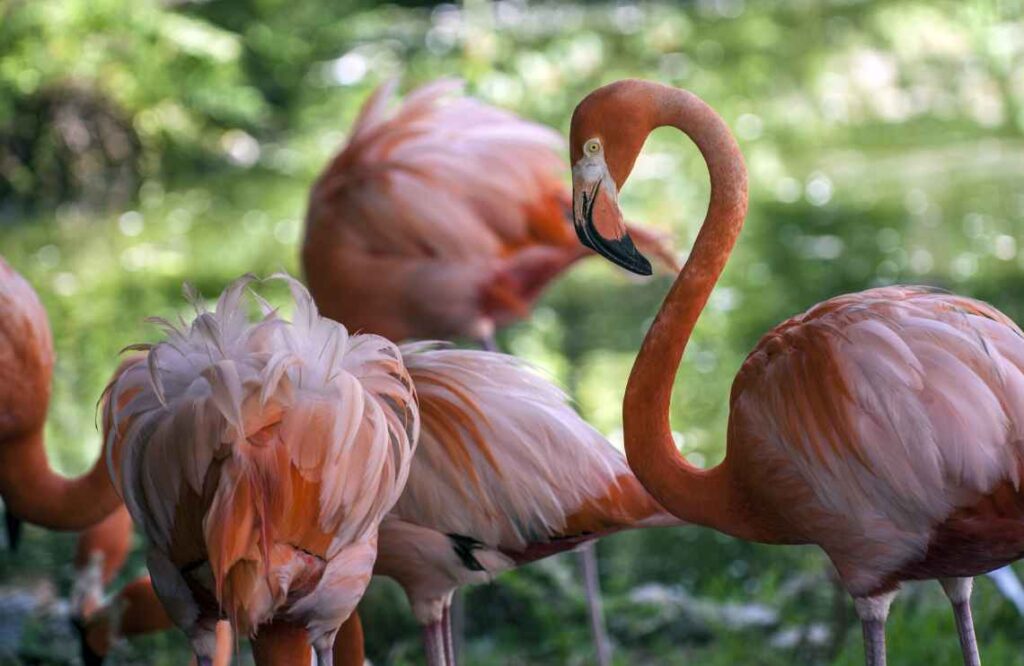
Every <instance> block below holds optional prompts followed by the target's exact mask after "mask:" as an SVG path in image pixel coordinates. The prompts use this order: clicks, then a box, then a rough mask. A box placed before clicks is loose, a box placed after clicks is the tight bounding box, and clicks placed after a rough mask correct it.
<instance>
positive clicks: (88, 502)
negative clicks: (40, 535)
mask: <svg viewBox="0 0 1024 666" xmlns="http://www.w3.org/2000/svg"><path fill="white" fill-rule="evenodd" d="M0 496H3V500H4V503H5V504H6V509H7V511H8V513H10V514H12V515H13V516H14V517H16V518H18V519H20V520H23V521H26V522H29V523H33V524H35V525H39V526H41V527H46V528H48V529H51V530H83V529H85V528H87V527H89V526H91V525H94V524H95V523H97V522H99V521H100V520H102V519H103V518H105V517H106V516H108V515H110V513H112V512H113V511H114V510H115V509H116V508H117V507H118V506H119V505H120V504H121V498H120V496H119V495H118V494H117V491H116V490H115V489H114V486H113V484H112V483H111V482H110V475H109V474H108V472H107V466H106V463H105V461H104V460H103V456H102V455H101V456H100V457H99V458H98V459H97V461H96V463H95V464H93V466H92V469H90V470H89V471H88V472H86V473H85V474H83V475H82V476H79V477H77V478H74V479H69V478H66V477H63V476H61V475H59V474H57V473H56V472H54V471H53V468H52V467H50V462H49V460H47V457H46V449H45V447H44V445H43V433H42V430H41V429H39V430H36V431H34V432H32V433H29V434H26V435H19V436H17V437H11V438H10V439H8V440H0Z"/></svg>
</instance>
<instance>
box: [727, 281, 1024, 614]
mask: <svg viewBox="0 0 1024 666" xmlns="http://www.w3.org/2000/svg"><path fill="white" fill-rule="evenodd" d="M731 404H732V409H731V417H730V428H729V433H730V444H729V454H728V455H729V457H730V458H732V457H733V456H735V458H732V459H733V461H734V462H733V463H732V465H734V466H735V469H742V470H743V474H742V481H741V480H739V477H740V475H736V478H737V482H738V483H742V486H743V488H744V489H745V490H744V492H745V493H746V494H747V495H748V498H749V502H750V504H751V505H752V506H757V507H760V511H762V512H763V513H765V514H769V515H773V516H775V517H776V518H775V519H776V520H777V521H779V522H783V523H785V525H786V529H785V532H786V533H787V538H788V539H795V540H799V541H804V542H813V543H817V544H819V545H820V546H821V547H822V548H823V549H824V550H825V551H826V552H827V553H828V555H829V556H830V558H831V559H832V560H833V562H834V563H835V564H836V567H837V569H838V570H839V572H840V574H841V575H842V578H843V580H844V582H845V583H846V585H847V587H848V588H849V589H850V591H851V592H852V593H853V594H854V595H856V596H864V595H869V594H873V593H876V592H881V591H885V590H887V589H891V588H892V587H894V586H895V585H896V584H897V583H898V582H899V581H900V580H910V579H922V578H948V577H954V576H974V575H977V574H980V573H984V572H987V571H990V570H992V569H995V568H998V567H1001V566H1003V565H1005V564H1007V563H1009V562H1012V561H1014V560H1016V559H1018V558H1019V557H1020V556H1021V555H1022V554H1024V522H1022V521H1021V519H1022V518H1024V497H1022V496H1021V494H1020V493H1019V492H1018V489H1019V487H1020V481H1021V471H1022V459H1024V439H1022V437H1021V434H1020V432H1019V429H1020V427H1021V426H1024V336H1022V334H1021V331H1020V329H1019V328H1018V327H1017V326H1016V325H1015V324H1014V323H1013V322H1012V321H1010V320H1009V319H1007V318H1006V316H1004V315H1003V314H1002V313H1000V312H999V311H998V310H996V309H995V308H993V307H991V306H989V305H987V304H985V303H981V302H979V301H975V300H972V299H968V298H963V297H959V296H954V295H951V294H947V293H942V292H938V291H935V290H931V289H923V288H914V287H887V288H881V289H873V290H870V291H865V292H860V293H857V294H850V295H845V296H840V297H838V298H834V299H830V300H828V301H825V302H824V303H821V304H820V305H817V306H815V307H814V308H812V309H811V310H810V311H808V312H807V313H805V314H803V315H801V316H799V317H795V318H793V319H790V320H789V321H787V322H785V323H783V324H781V325H780V326H778V327H777V328H776V329H774V330H773V331H772V332H770V333H769V334H768V335H767V336H765V338H763V339H762V340H761V342H760V343H759V344H758V345H757V347H756V348H755V349H754V351H753V352H752V353H751V354H750V356H749V357H748V359H747V361H746V362H745V363H744V365H743V367H742V368H741V369H740V372H739V375H738V376H737V378H736V382H735V383H734V385H733V392H732V401H731Z"/></svg>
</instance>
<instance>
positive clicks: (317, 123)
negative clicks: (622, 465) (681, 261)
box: [0, 0, 1024, 666]
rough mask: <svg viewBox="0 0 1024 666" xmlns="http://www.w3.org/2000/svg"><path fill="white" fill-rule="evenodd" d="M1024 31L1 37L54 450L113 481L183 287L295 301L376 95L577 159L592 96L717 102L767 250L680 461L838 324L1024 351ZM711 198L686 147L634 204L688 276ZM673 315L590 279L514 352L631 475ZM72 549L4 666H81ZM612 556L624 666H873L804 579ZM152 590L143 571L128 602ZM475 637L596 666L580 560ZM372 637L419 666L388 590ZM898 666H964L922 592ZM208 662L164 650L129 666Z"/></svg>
mask: <svg viewBox="0 0 1024 666" xmlns="http://www.w3.org/2000/svg"><path fill="white" fill-rule="evenodd" d="M1022 14H1024V3H1022V2H1021V1H1020V0H1002V1H999V0H971V1H962V2H955V1H953V0H947V1H942V0H940V1H938V2H924V1H919V2H915V1H909V0H891V1H882V0H830V1H824V0H821V1H814V0H797V1H795V2H783V1H781V0H776V1H768V2H757V3H755V2H744V0H700V1H696V2H681V3H667V2H663V3H643V4H630V3H625V2H622V3H615V4H606V3H603V2H583V3H578V4H565V3H551V2H545V3H536V2H522V1H516V0H505V1H501V2H487V1H484V0H465V1H464V2H463V3H461V4H458V5H448V4H438V5H434V4H433V3H427V2H403V3H398V4H386V5H377V4H375V3H371V2H366V1H361V0H287V1H286V0H210V1H208V2H194V1H190V0H166V1H165V2H162V3H161V2H156V1H155V0H33V1H29V0H7V2H6V3H0V253H2V254H3V255H4V256H5V257H6V259H7V260H8V261H9V262H11V263H12V264H13V265H14V266H15V267H16V268H17V269H18V270H19V271H21V272H22V273H23V274H24V275H25V276H26V277H27V278H28V279H29V280H30V281H31V282H32V283H33V284H34V285H35V286H36V287H37V289H38V291H39V292H40V295H41V297H42V299H43V301H44V303H45V305H46V307H47V309H48V311H49V313H50V318H51V322H52V325H53V328H54V334H55V344H56V348H57V351H58V364H57V368H56V377H55V385H54V399H53V404H52V406H51V412H50V421H49V424H48V427H47V437H48V447H49V450H50V452H51V454H52V455H53V457H54V459H55V461H56V464H57V465H59V467H60V468H61V469H62V470H63V471H65V472H67V473H76V472H80V471H82V470H84V469H85V468H86V467H87V466H88V464H89V463H90V462H91V460H92V459H93V458H94V457H95V456H96V454H97V451H98V447H99V437H98V434H97V432H96V428H95V420H94V408H95V404H96V399H97V397H98V396H99V394H100V391H101V390H102V387H103V385H104V384H105V382H106V380H107V378H108V377H109V374H110V372H111V371H112V369H113V367H114V364H115V362H116V354H117V352H118V350H119V349H121V348H122V347H123V346H124V345H126V344H128V343H131V342H136V341H140V340H151V339H153V338H154V336H155V333H154V331H153V330H152V329H151V328H150V327H148V326H147V325H145V324H144V323H143V321H142V320H143V318H144V317H145V316H147V315H154V314H157V315H165V316H166V315H170V314H173V313H174V312H176V311H177V310H178V309H179V308H181V305H182V299H181V297H180V293H181V291H180V290H181V283H182V281H183V280H186V279H187V280H190V281H192V282H193V283H195V284H196V285H197V286H198V287H199V289H200V290H201V291H202V292H203V293H205V294H208V295H211V296H212V295H215V294H216V293H217V292H218V291H219V290H220V289H221V288H222V287H223V286H224V285H225V284H226V283H227V282H228V281H230V280H231V279H232V278H234V277H236V276H238V275H239V274H241V273H244V272H247V271H253V272H256V273H263V274H265V273H269V272H272V271H275V270H278V269H280V268H285V269H287V270H289V271H292V272H297V271H298V262H297V243H298V240H299V238H300V234H301V231H302V217H303V214H304V207H305V197H306V192H307V190H308V187H309V185H310V183H311V182H312V180H313V179H314V178H315V176H316V174H317V172H318V170H319V169H320V168H322V166H323V165H324V164H325V162H326V160H327V159H328V158H329V156H330V155H331V153H332V152H333V151H334V150H336V148H337V147H338V146H339V144H340V143H341V142H342V141H343V140H344V137H345V132H346V129H347V127H348V126H349V123H350V122H351V121H352V119H353V118H354V116H355V113H356V111H357V110H358V107H359V105H360V104H361V103H362V101H363V100H364V99H365V98H366V96H367V94H368V93H369V92H370V91H371V90H372V89H373V87H374V86H376V85H377V84H378V83H380V82H381V81H383V80H384V79H386V78H388V77H393V76H399V77H401V81H402V87H403V89H404V90H407V89H409V88H410V87H412V86H414V85H416V84H418V83H421V82H424V81H428V80H431V79H433V78H435V77H438V76H457V77H461V78H463V79H464V80H465V81H466V85H467V89H468V90H469V91H470V92H471V93H472V94H475V95H478V96H480V97H481V98H483V99H485V100H488V101H490V102H492V103H494V104H498V105H501V106H504V107H508V108H510V109H513V110H515V111H517V112H519V113H521V114H523V115H525V116H527V117H530V118H534V119H536V120H538V121H540V122H544V123H547V124H549V125H551V126H553V127H555V128H557V129H558V130H560V131H563V132H564V131H565V130H567V127H568V119H569V115H570V113H571V110H572V108H573V105H574V104H575V102H576V101H578V100H579V99H580V98H581V97H582V96H583V95H585V94H586V93H587V92H588V91H589V90H591V89H593V88H594V87H596V86H597V85H600V84H602V83H605V82H608V81H610V80H614V79H616V78H621V77H626V76H636V77H646V78H652V79H657V80H659V81H663V82H666V83H670V84H673V85H677V86H682V87H686V88H689V89H691V90H694V91H695V92H697V93H699V94H700V95H701V96H702V97H704V98H705V99H706V100H707V101H708V102H709V103H711V104H712V105H713V106H714V107H715V108H717V109H718V110H719V111H720V112H721V113H722V114H723V116H724V117H725V118H726V120H727V121H728V123H729V124H730V126H731V127H733V128H734V129H735V131H736V133H737V136H738V138H739V140H740V143H741V146H742V148H743V150H744V153H745V155H746V157H747V160H748V165H749V168H750V171H751V182H752V200H751V211H750V215H749V218H748V224H747V228H746V230H745V231H744V234H743V236H742V238H741V240H740V243H739V246H738V247H737V249H736V252H735V253H734V255H733V258H732V260H731V262H730V265H729V267H728V268H727V270H726V273H725V275H724V277H723V279H722V282H721V283H720V285H719V287H718V288H717V290H716V292H715V294H714V296H713V298H712V301H711V303H710V305H709V307H708V309H707V311H706V312H705V314H704V316H703V317H702V319H701V321H700V324H699V326H698V329H697V332H696V337H695V340H694V342H693V344H692V345H691V347H690V348H689V349H688V351H687V356H686V359H685V360H684V363H683V369H682V371H681V374H680V377H679V380H678V382H677V391H676V395H675V400H674V403H673V406H672V410H673V424H674V427H675V428H677V429H678V433H679V441H680V443H681V447H682V448H683V449H684V450H685V451H686V453H687V454H688V455H690V456H691V457H692V458H693V459H695V460H696V461H698V462H700V463H703V464H712V463H714V462H716V461H717V460H718V459H720V457H721V455H722V453H723V443H724V424H725V419H726V415H727V413H726V398H727V395H728V389H729V384H730V382H731V378H732V377H733V376H734V374H735V372H736V370H737V369H738V367H739V365H740V363H741V362H742V360H743V357H744V355H745V353H746V351H747V350H749V349H750V348H751V346H752V345H753V344H754V343H755V342H756V340H757V339H758V337H759V335H760V334H761V333H763V332H764V331H766V330H767V329H768V328H770V327H771V326H772V325H774V324H775V323H777V322H779V321H781V320H782V319H784V318H785V317H788V316H790V315H792V314H794V313H797V312H799V311H801V310H802V309H805V308H807V307H808V306H810V305H812V304H814V303H816V302H818V301H820V300H823V299H824V298H827V297H829V296H831V295H835V294H838V293H842V292H846V291H855V290H860V289H864V288H867V287H871V286H876V285H881V284H890V283H894V282H911V283H927V284H934V285H939V286H943V287H947V288H950V289H954V290H956V291H958V292H961V293H964V294H968V295H972V296H977V297H980V298H983V299H986V300H988V301H990V302H992V303H993V304H995V305H996V306H998V307H1000V308H1001V309H1003V310H1004V311H1005V312H1007V313H1008V314H1009V315H1010V316H1012V317H1014V318H1015V319H1016V320H1017V321H1024V290H1022V286H1024V280H1022V275H1024V252H1021V248H1020V245H1021V238H1022V231H1024V189H1022V182H1024V18H1022ZM707 197H708V184H707V177H706V173H705V170H704V167H703V165H702V163H701V161H700V159H699V156H698V154H697V151H696V150H695V149H694V148H693V147H692V146H691V145H690V144H688V143H687V142H686V141H685V140H684V139H683V138H682V137H680V136H678V135H676V134H675V133H673V132H672V131H669V130H659V131H658V132H656V133H655V134H654V136H653V137H652V139H651V140H650V141H649V142H648V144H647V147H646V149H645V152H644V155H643V156H642V158H641V160H640V162H639V163H638V165H637V168H636V171H635V173H634V176H633V177H632V178H631V180H630V184H629V186H628V187H627V188H626V190H625V192H624V196H623V198H624V205H625V208H626V212H627V215H628V216H630V217H632V218H634V219H638V220H644V221H649V222H650V223H652V224H655V225H660V226H662V227H663V228H667V229H671V231H672V232H673V233H674V235H675V236H676V237H677V239H678V242H679V244H680V246H681V247H684V248H685V247H688V244H689V243H690V242H691V241H692V239H693V237H694V235H695V233H696V230H697V228H698V225H699V223H700V220H701V219H702V216H703V212H704V208H705V206H706V204H707ZM667 286H668V282H667V280H666V279H655V280H653V281H646V282H642V281H636V280H632V279H629V278H627V277H625V276H624V275H622V274H621V273H619V272H617V271H616V270H614V269H612V268H610V267H609V266H606V265H605V264H603V263H602V262H600V261H597V260H590V261H588V262H585V263H584V264H582V265H580V266H578V267H577V268H576V269H574V270H573V271H572V273H571V275H569V276H568V277H566V278H565V279H564V280H562V281H561V282H560V283H559V284H558V285H556V286H555V287H554V288H553V289H552V290H551V291H550V292H549V293H548V294H547V296H546V297H545V298H544V300H543V301H542V303H541V305H540V307H539V308H538V309H537V311H536V313H535V315H534V317H533V318H532V319H531V320H530V321H529V322H525V323H522V324H520V325H517V326H515V327H513V328H512V329H510V330H508V331H506V332H505V333H503V335H502V338H501V343H502V344H503V345H504V346H505V347H506V348H507V349H509V350H511V351H513V352H514V353H517V354H520V355H522V356H525V357H527V358H529V359H531V360H532V361H534V362H535V363H538V364H540V365H541V366H543V367H545V368H546V369H547V370H549V371H550V372H551V373H552V374H553V375H554V376H555V377H556V378H557V379H559V380H560V381H561V382H562V383H563V384H565V385H566V386H567V387H569V389H570V390H571V392H572V393H573V395H574V396H575V397H576V399H577V401H578V406H579V409H580V411H581V412H582V414H583V415H584V416H585V417H586V418H588V419H589V420H591V421H592V422H593V423H594V424H595V425H597V427H599V428H600V429H601V430H602V431H604V432H606V433H608V435H609V436H610V438H611V439H612V440H613V441H616V442H618V441H620V440H621V430H620V428H621V421H620V405H621V398H622V389H623V386H624V383H625V377H626V374H627V372H628V370H629V367H630V365H631V363H632V360H633V357H634V354H635V350H636V349H637V348H638V345H639V342H640V339H641V336H642V334H643V332H644V330H645V329H646V326H647V325H648V323H649V322H650V318H651V316H652V315H653V313H654V312H655V310H656V308H657V305H658V303H659V302H660V299H661V298H662V296H663V295H664V293H665V290H666V289H667ZM72 544H73V537H72V536H70V535H55V534H51V533H47V532H44V531H42V530H29V532H28V534H27V543H25V545H24V546H23V549H22V550H21V551H20V552H19V553H18V554H10V553H5V554H3V555H0V654H3V655H4V656H2V657H0V661H2V660H8V661H9V662H10V663H19V662H21V663H40V664H41V663H49V664H56V663H73V661H74V659H75V658H76V657H75V656H74V645H73V641H72V640H71V638H70V634H68V633H67V630H66V628H64V625H63V623H61V622H59V621H58V620H56V619H54V618H55V617H59V616H60V610H61V605H60V602H59V599H60V598H61V597H62V595H65V594H66V592H67V589H68V586H69V581H70V575H71V568H70V564H69V562H70V554H71V548H72ZM140 545H141V544H140ZM598 554H599V561H600V567H601V584H602V588H603V590H604V594H605V611H606V618H607V624H608V629H609V632H610V635H611V639H612V642H613V644H614V649H615V661H616V663H617V664H641V663H643V664H670V663H699V664H707V665H710V666H715V665H725V664H763V665H772V664H780V665H781V664H793V663H800V664H837V665H840V664H842V665H854V664H860V663H861V660H862V653H861V648H860V635H859V631H858V629H857V627H856V624H855V618H854V615H853V612H852V607H851V604H850V603H849V602H848V601H847V600H846V599H845V598H844V597H843V596H842V595H841V594H839V593H838V592H837V589H836V587H835V585H834V583H833V581H832V578H831V574H830V572H829V568H828V565H827V562H826V560H825V559H824V557H823V556H822V555H821V554H820V553H818V552H817V551H815V550H813V549H809V548H776V547H765V546H758V545H751V544H745V543H741V542H738V541H735V540H732V539H728V538H726V537H723V536H720V535H716V534H714V533H713V532H711V531H708V530H704V529H699V528H690V529H677V530H661V531H649V532H644V533H630V534H623V535H619V536H616V537H614V538H610V539H608V540H605V541H603V542H602V543H601V544H599V546H598ZM141 567H142V565H141V560H140V558H139V556H138V554H136V555H135V556H133V559H132V561H131V564H130V566H129V567H128V568H127V570H126V572H125V574H124V575H123V577H122V579H121V581H120V582H123V580H127V579H128V578H130V577H131V576H134V575H136V574H138V573H139V572H140V571H141ZM115 587H116V586H115ZM465 607H466V609H467V610H466V614H465V618H466V621H465V632H464V634H465V638H464V641H465V642H464V646H463V647H464V651H465V652H464V654H465V656H464V660H465V662H466V663H469V664H586V663H593V656H592V654H593V652H592V649H591V646H590V637H589V631H588V625H587V619H586V617H587V616H586V611H585V607H584V601H583V594H582V588H581V584H580V576H579V575H578V572H577V569H576V560H575V559H573V557H572V556H562V557H559V558H555V559H552V560H548V561H544V562H541V563H538V564H535V565H532V566H530V567H527V568H526V569H524V570H521V571H517V572H513V573H510V574H507V575H505V576H502V577H501V578H500V579H499V580H498V581H496V582H495V583H494V584H493V585H488V586H482V587H477V588H473V589H471V590H468V591H467V593H466V594H465ZM32 609H35V610H34V611H32ZM29 611H32V612H29ZM26 613H27V614H26ZM975 613H976V620H977V624H978V628H979V635H980V640H981V644H982V654H983V655H984V657H985V658H986V663H990V664H1024V652H1022V651H1021V650H1020V645H1021V640H1020V637H1021V635H1022V632H1024V618H1022V617H1021V615H1020V614H1019V613H1018V611H1017V610H1016V609H1015V608H1014V606H1013V605H1011V604H1010V603H1009V602H1008V601H1007V600H1006V599H1004V598H1003V597H1002V596H1001V595H1000V594H999V593H998V592H997V591H996V589H995V587H994V586H993V585H992V584H991V583H990V582H989V581H987V580H980V581H979V583H978V586H977V592H976V596H975ZM363 617H364V621H365V623H366V626H367V632H368V642H367V648H368V653H369V657H370V658H371V659H372V661H373V663H374V664H394V665H398V664H415V663H420V662H421V659H422V657H421V652H420V648H419V635H418V630H417V628H416V626H415V625H414V623H413V622H412V619H411V616H410V614H409V613H408V610H407V606H406V602H405V600H404V598H403V597H402V594H401V592H400V591H399V590H398V588H397V587H395V586H394V585H393V584H390V583H389V582H387V581H378V582H375V583H374V584H373V587H372V589H371V592H370V594H369V595H368V598H367V599H366V601H365V603H364V606H363ZM54 636H58V637H60V636H63V638H62V639H61V640H55V639H54ZM65 639H67V640H65ZM889 645H890V660H891V663H894V664H917V663H924V662H927V663H930V664H933V665H934V666H940V665H944V664H949V665H952V664H958V663H960V657H959V650H958V647H957V642H956V637H955V630H954V626H953V620H952V616H951V614H950V612H949V609H948V606H947V604H946V602H945V600H944V598H943V597H942V595H941V592H940V591H939V589H938V586H937V585H934V584H927V585H924V584H922V585H911V586H908V587H907V588H906V589H905V591H904V593H903V594H902V595H901V597H900V598H899V600H898V601H897V603H896V605H895V607H894V611H893V616H892V619H891V621H890V624H889ZM185 655H186V651H185V646H184V641H183V640H182V639H181V638H180V636H178V635H176V634H174V633H173V632H168V633H166V634H163V635H159V636H153V637H149V638H146V639H144V640H138V641H133V642H131V643H130V644H126V645H123V646H121V647H120V648H119V649H118V651H117V653H116V655H115V656H114V658H113V659H112V663H120V664H134V663H155V664H170V663H182V662H183V659H184V658H185Z"/></svg>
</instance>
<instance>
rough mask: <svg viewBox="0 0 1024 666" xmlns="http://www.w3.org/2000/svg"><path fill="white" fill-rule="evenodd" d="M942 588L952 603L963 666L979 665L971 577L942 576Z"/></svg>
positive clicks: (979, 658)
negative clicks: (972, 612)
mask: <svg viewBox="0 0 1024 666" xmlns="http://www.w3.org/2000/svg"><path fill="white" fill-rule="evenodd" d="M939 583H941V584H942V589H943V590H944V591H945V592H946V596H947V597H949V601H950V602H951V603H952V604H953V616H954V617H955V618H956V631H957V634H959V636H960V649H961V650H962V651H963V654H964V666H981V654H980V653H979V652H978V638H977V636H975V634H974V618H973V617H972V616H971V591H972V590H973V589H974V579H973V578H943V579H942V580H940V581H939Z"/></svg>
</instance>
